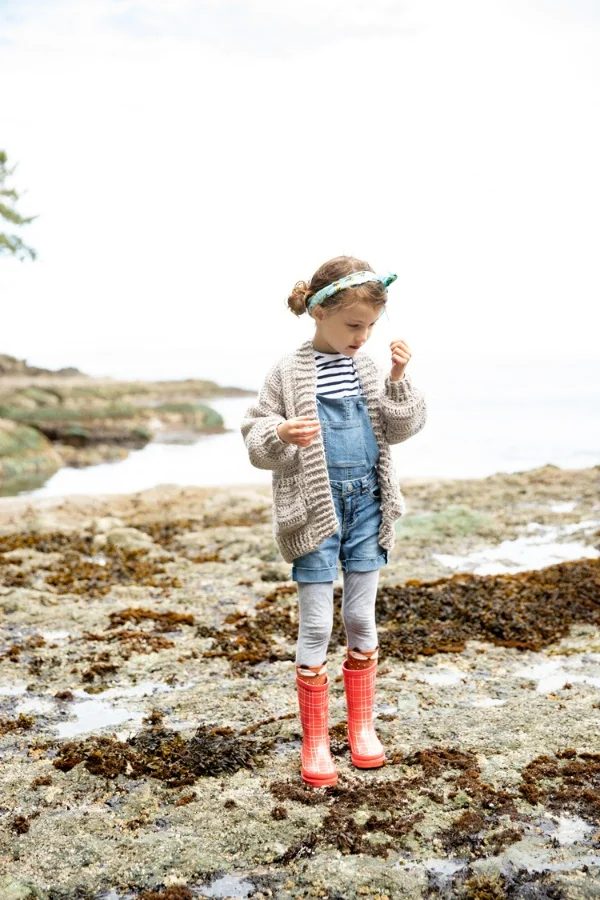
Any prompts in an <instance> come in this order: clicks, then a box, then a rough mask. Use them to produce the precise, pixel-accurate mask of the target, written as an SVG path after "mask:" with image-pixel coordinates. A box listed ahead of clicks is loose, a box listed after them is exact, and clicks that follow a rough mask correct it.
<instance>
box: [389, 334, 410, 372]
mask: <svg viewBox="0 0 600 900" xmlns="http://www.w3.org/2000/svg"><path fill="white" fill-rule="evenodd" d="M390 349H391V351H392V371H391V373H390V377H391V379H392V381H400V380H401V379H402V378H404V370H405V368H406V367H407V365H408V361H409V359H410V357H411V352H410V348H409V346H408V344H407V343H406V341H392V343H391V344H390Z"/></svg>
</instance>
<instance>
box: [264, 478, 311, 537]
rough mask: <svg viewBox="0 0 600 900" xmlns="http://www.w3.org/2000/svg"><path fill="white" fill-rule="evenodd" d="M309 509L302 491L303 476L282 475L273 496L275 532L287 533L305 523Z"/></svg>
mask: <svg viewBox="0 0 600 900" xmlns="http://www.w3.org/2000/svg"><path fill="white" fill-rule="evenodd" d="M307 520H308V510H307V508H306V503H305V501H304V496H303V493H302V476H301V475H287V476H285V475H284V476H280V477H279V479H278V480H277V483H276V484H275V492H274V498H273V523H274V533H275V534H276V535H277V534H287V533H288V532H290V531H295V530H296V529H297V528H300V526H301V525H304V524H305V523H306V521H307Z"/></svg>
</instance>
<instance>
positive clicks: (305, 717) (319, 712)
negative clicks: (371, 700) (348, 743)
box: [296, 667, 338, 787]
mask: <svg viewBox="0 0 600 900" xmlns="http://www.w3.org/2000/svg"><path fill="white" fill-rule="evenodd" d="M321 672H325V667H323V668H322V669H321ZM321 672H319V673H318V674H321ZM311 674H312V673H311ZM296 684H297V686H298V703H299V706H300V721H301V723H302V750H301V753H300V757H301V775H302V780H303V781H305V782H306V784H310V785H312V786H313V787H323V786H324V785H330V784H337V780H338V774H337V770H336V768H335V763H334V761H333V759H332V757H331V753H330V750H329V729H328V720H329V678H327V681H326V682H325V684H308V683H307V682H306V681H303V680H302V679H301V678H299V677H298V675H297V674H296Z"/></svg>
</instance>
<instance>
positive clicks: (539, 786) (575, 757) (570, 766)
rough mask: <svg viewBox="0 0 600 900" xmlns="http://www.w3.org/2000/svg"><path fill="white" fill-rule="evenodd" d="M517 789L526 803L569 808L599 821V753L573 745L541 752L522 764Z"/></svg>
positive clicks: (563, 809) (552, 807)
mask: <svg viewBox="0 0 600 900" xmlns="http://www.w3.org/2000/svg"><path fill="white" fill-rule="evenodd" d="M521 779H522V784H520V785H519V793H520V794H521V796H522V797H524V798H525V800H527V801H528V802H529V803H532V804H536V803H543V804H544V805H545V806H546V808H547V809H550V810H556V811H560V812H570V813H575V814H577V815H579V816H581V817H582V818H584V819H587V820H588V821H589V822H591V823H592V824H594V825H600V753H587V752H584V751H582V752H581V753H578V752H577V751H576V750H575V749H574V748H573V747H567V748H565V749H563V750H558V751H556V752H555V754H554V757H551V756H548V755H547V754H542V755H540V756H536V758H535V759H533V760H531V762H530V763H529V764H528V765H527V766H525V768H524V769H523V772H522V773H521Z"/></svg>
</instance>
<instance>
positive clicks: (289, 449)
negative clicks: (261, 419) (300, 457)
mask: <svg viewBox="0 0 600 900" xmlns="http://www.w3.org/2000/svg"><path fill="white" fill-rule="evenodd" d="M279 424H280V423H279V422H277V423H276V424H275V425H274V426H273V427H272V428H269V430H268V431H267V433H266V434H265V439H264V451H265V453H266V454H267V456H269V457H270V458H271V459H276V460H277V461H278V462H279V463H280V464H281V465H282V466H284V465H286V464H287V463H290V462H291V461H292V460H293V459H294V456H295V455H296V453H297V451H298V446H297V444H289V443H288V442H287V441H282V440H281V438H280V437H279V435H278V434H277V425H279Z"/></svg>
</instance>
